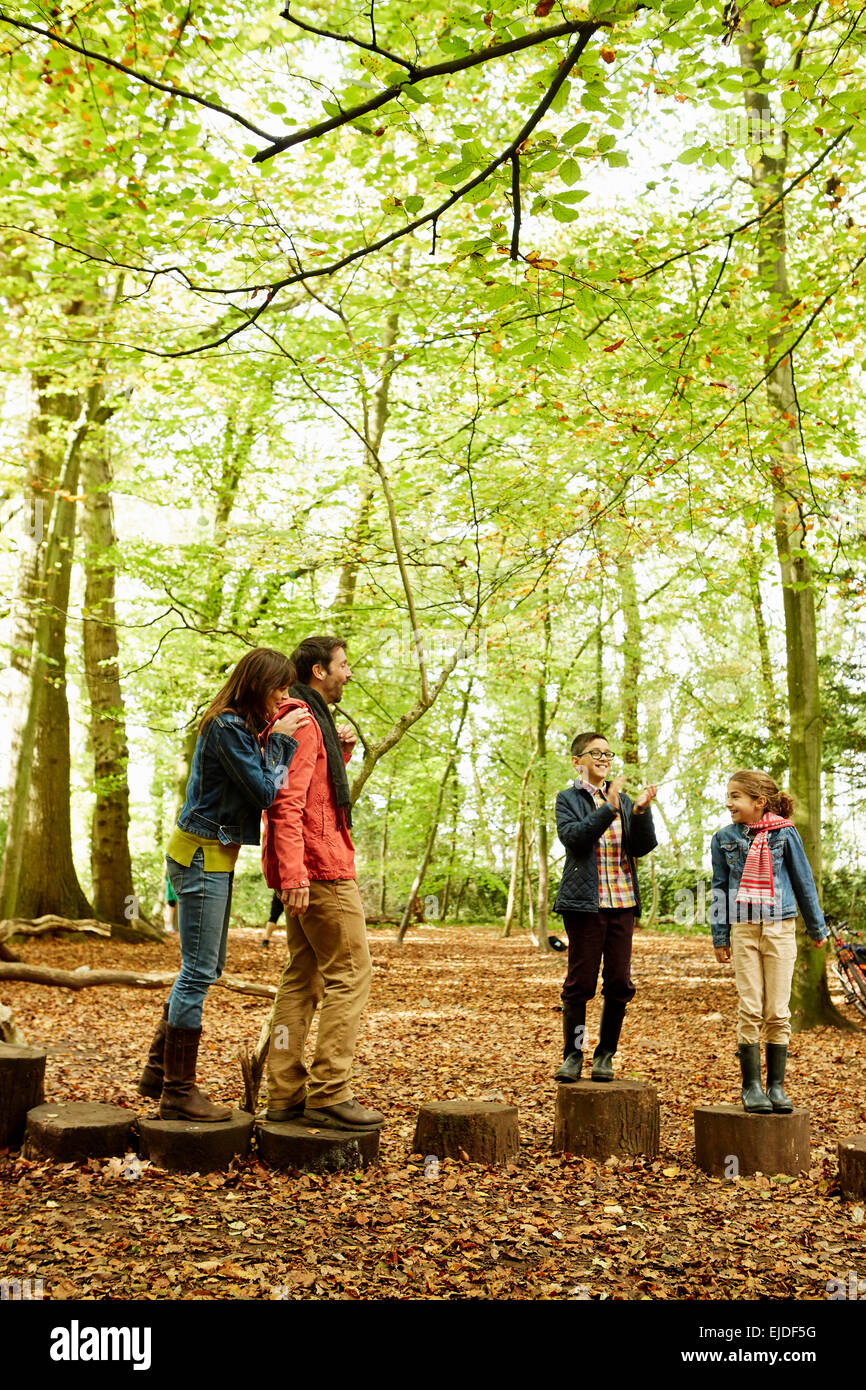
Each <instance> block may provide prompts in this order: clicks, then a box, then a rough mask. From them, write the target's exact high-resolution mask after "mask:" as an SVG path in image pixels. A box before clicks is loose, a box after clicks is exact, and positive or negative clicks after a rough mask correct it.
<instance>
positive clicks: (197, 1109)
mask: <svg viewBox="0 0 866 1390" xmlns="http://www.w3.org/2000/svg"><path fill="white" fill-rule="evenodd" d="M200 1039H201V1029H200V1028H172V1027H171V1025H170V1024H167V1025H166V1030H165V1081H164V1082H163V1087H162V1099H161V1100H160V1102H159V1118H160V1119H161V1120H198V1121H207V1122H210V1121H213V1122H216V1121H219V1120H229V1119H231V1113H232V1112H231V1110H230V1109H229V1108H228V1107H227V1106H225V1105H214V1104H213V1103H212V1102H211V1101H209V1100H208V1098H207V1096H204V1095H202V1093H201V1091H200V1090H199V1089H198V1088H197V1086H196V1084H195V1064H196V1060H197V1058H198V1045H199V1041H200Z"/></svg>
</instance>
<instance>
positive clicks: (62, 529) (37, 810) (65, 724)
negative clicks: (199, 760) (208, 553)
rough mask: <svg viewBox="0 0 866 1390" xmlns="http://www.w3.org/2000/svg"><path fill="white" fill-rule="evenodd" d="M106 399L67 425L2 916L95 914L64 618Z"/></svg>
mask: <svg viewBox="0 0 866 1390" xmlns="http://www.w3.org/2000/svg"><path fill="white" fill-rule="evenodd" d="M101 398H102V386H101V384H98V383H94V384H93V385H92V386H91V387H90V389H89V390H88V392H87V396H86V398H85V400H84V403H83V405H82V407H81V412H80V414H79V417H78V420H77V422H76V423H75V425H74V426H73V427H72V429H71V431H70V435H69V440H68V444H67V449H66V455H65V458H64V460H63V467H62V470H61V477H60V485H59V489H58V495H57V501H56V504H55V506H54V512H53V517H52V525H51V534H50V536H49V538H48V542H47V546H46V551H45V584H44V599H43V602H42V604H41V607H40V610H39V613H38V616H37V620H36V627H35V633H34V640H33V660H32V663H31V669H30V682H29V690H28V699H27V718H26V720H25V723H24V727H23V729H22V733H21V740H20V745H19V748H18V758H17V764H16V767H15V770H14V774H13V783H14V789H13V794H12V799H11V802H10V807H9V825H8V829H7V838H6V846H5V851H4V856H3V869H2V875H0V917H41V916H42V915H43V914H44V913H47V912H56V913H57V914H58V916H61V917H88V916H91V915H92V914H91V911H90V905H89V903H88V902H87V899H86V898H85V896H84V893H83V892H82V889H81V885H80V884H79V882H78V877H77V875H76V872H75V866H74V864H73V861H72V832H71V814H70V755H69V706H68V703H67V697H66V618H67V608H68V603H69V584H70V576H71V571H72V557H73V552H74V546H75V515H76V494H77V492H78V479H79V472H80V460H81V450H82V447H83V444H84V440H85V438H86V436H87V433H88V430H89V429H90V427H91V425H92V423H93V421H94V418H95V416H96V412H97V410H98V408H99V405H100V402H101ZM48 866H50V872H46V869H47V868H48Z"/></svg>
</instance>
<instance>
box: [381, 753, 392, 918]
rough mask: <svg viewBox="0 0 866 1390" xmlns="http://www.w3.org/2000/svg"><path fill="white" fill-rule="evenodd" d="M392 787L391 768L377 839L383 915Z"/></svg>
mask: <svg viewBox="0 0 866 1390" xmlns="http://www.w3.org/2000/svg"><path fill="white" fill-rule="evenodd" d="M393 788H394V776H393V770H392V771H391V773H390V774H389V777H388V794H387V796H386V798H385V810H384V813H383V815H382V834H381V837H380V839H379V915H380V917H384V916H385V911H386V908H385V904H386V902H387V899H388V877H387V856H388V824H389V820H390V816H391V794H392V791H393Z"/></svg>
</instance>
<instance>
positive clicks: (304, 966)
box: [268, 878, 373, 1110]
mask: <svg viewBox="0 0 866 1390" xmlns="http://www.w3.org/2000/svg"><path fill="white" fill-rule="evenodd" d="M286 933H287V936H288V946H289V955H288V960H287V961H286V966H285V969H284V970H283V973H282V976H281V977H280V984H279V989H278V990H277V998H276V1002H275V1005H274V1021H273V1025H272V1027H271V1044H270V1048H269V1050H268V1104H269V1106H273V1107H275V1108H277V1107H279V1108H282V1107H283V1106H290V1105H295V1104H297V1103H299V1102H300V1101H302V1100H303V1099H304V1095H305V1092H306V1097H307V1105H308V1107H309V1108H310V1109H314V1110H315V1109H321V1108H322V1107H324V1106H328V1105H340V1104H342V1102H343V1101H346V1100H351V1099H352V1088H351V1085H350V1078H351V1073H352V1061H353V1059H354V1056H355V1044H356V1042H357V1039H358V1028H359V1027H360V1023H361V1014H362V1012H363V1009H364V1005H365V1004H366V1002H367V996H368V995H369V993H370V979H371V976H372V973H373V972H372V966H371V964H370V949H369V946H368V945H367V926H366V921H365V919H364V907H363V904H362V902H361V894H360V893H359V891H358V885H357V883H356V882H355V880H354V879H346V878H343V879H333V880H329V881H328V882H319V883H311V884H310V905H309V907H308V908H307V911H306V912H305V913H304V914H303V916H302V917H289V918H288V920H287V922H286ZM319 1003H321V1005H322V1010H321V1013H320V1015H319V1035H318V1038H317V1040H316V1051H315V1056H314V1057H313V1062H312V1065H311V1067H310V1069H309V1071H308V1070H307V1068H306V1066H305V1065H304V1045H305V1043H306V1041H307V1035H308V1034H309V1031H310V1027H311V1025H312V1022H313V1014H314V1013H315V1011H316V1006H317V1005H318V1004H319Z"/></svg>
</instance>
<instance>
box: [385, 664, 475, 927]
mask: <svg viewBox="0 0 866 1390" xmlns="http://www.w3.org/2000/svg"><path fill="white" fill-rule="evenodd" d="M471 693H472V680H471V679H470V680H469V682H468V684H467V686H466V690H465V692H464V695H463V705H462V708H461V710H460V720H459V722H458V725H457V732H456V734H455V735H454V738H453V739H452V741H451V748H452V753H451V756H450V758H449V759H448V762H447V763H446V764H445V771H444V772H443V774H442V778H441V780H440V782H439V792H438V795H437V797H436V805H435V807H434V809H433V818H432V820H431V822H430V829H429V832H428V834H427V842H426V844H425V846H424V852H423V854H422V856H421V862H420V864H419V865H418V869H417V872H416V874H415V879H414V882H413V884H412V887H411V889H410V891H409V900H408V902H407V903H406V907H405V909H404V912H403V916H402V918H401V921H400V925H399V927H398V928H397V937H396V939H397V941H399V942H401V943H402V941H403V940H404V938H405V936H406V933H407V931H408V930H409V923H410V921H411V917H412V904H413V902H414V901H415V898H416V896H417V895H418V894H419V893H420V892H421V887H422V885H423V883H424V875H425V874H426V872H427V869H428V867H429V864H430V860H431V859H432V857H433V849H434V846H435V844H436V836H437V834H438V831H439V821H440V819H441V817H442V803H443V800H444V798H445V788H446V787H447V785H448V779H449V778H450V776H451V773H452V772H453V771H454V768H455V767H456V765H457V757H458V754H459V751H460V738H461V735H462V733H463V726H464V724H465V723H466V715H467V713H468V711H469V696H470V694H471Z"/></svg>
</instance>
